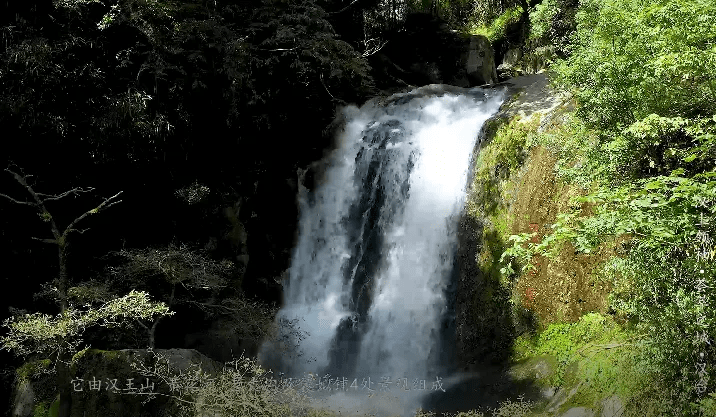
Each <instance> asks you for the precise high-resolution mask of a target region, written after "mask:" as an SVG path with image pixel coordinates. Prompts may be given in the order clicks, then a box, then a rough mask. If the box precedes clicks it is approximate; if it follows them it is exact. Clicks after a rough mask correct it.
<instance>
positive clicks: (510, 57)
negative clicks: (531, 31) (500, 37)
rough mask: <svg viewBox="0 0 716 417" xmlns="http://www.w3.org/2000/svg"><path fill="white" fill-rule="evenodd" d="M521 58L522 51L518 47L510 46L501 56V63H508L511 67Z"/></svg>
mask: <svg viewBox="0 0 716 417" xmlns="http://www.w3.org/2000/svg"><path fill="white" fill-rule="evenodd" d="M521 58H522V51H521V50H520V48H511V49H508V50H507V52H505V56H504V57H503V58H502V63H503V64H505V65H510V66H512V67H515V66H517V65H518V64H519V63H520V59H521Z"/></svg>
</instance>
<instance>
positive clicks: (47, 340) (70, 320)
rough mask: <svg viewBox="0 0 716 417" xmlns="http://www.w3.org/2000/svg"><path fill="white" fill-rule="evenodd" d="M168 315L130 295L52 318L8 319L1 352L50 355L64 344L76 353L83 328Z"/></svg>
mask: <svg viewBox="0 0 716 417" xmlns="http://www.w3.org/2000/svg"><path fill="white" fill-rule="evenodd" d="M172 314H174V313H173V312H170V311H169V309H168V308H167V307H166V306H165V305H164V304H163V303H153V302H151V301H149V298H148V296H147V294H146V293H144V292H136V291H131V292H130V293H129V294H127V295H126V296H124V297H121V298H117V299H115V300H112V301H110V302H108V303H105V304H104V305H102V306H101V307H99V308H96V309H92V308H90V309H87V310H75V309H68V310H67V311H65V312H64V313H62V314H59V315H57V316H55V317H52V316H50V315H48V314H43V313H33V314H26V315H24V316H23V317H11V318H9V319H7V320H5V321H4V322H3V326H5V327H7V328H8V329H9V332H8V334H7V336H4V337H3V338H2V349H4V350H8V351H12V352H15V353H16V354H18V355H22V356H26V355H30V354H32V353H40V354H46V355H47V354H52V353H53V352H55V351H56V350H57V349H58V348H59V347H60V346H64V345H66V344H69V345H70V346H71V348H72V349H76V348H77V346H78V345H79V344H80V343H81V342H82V341H81V339H80V337H81V336H82V334H83V333H84V331H85V329H86V328H87V327H90V326H94V325H99V326H103V327H116V326H120V325H127V323H129V322H131V321H133V320H134V319H136V318H139V319H151V318H152V317H153V316H155V315H159V316H171V315H172Z"/></svg>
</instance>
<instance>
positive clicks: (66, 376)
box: [57, 348, 72, 417]
mask: <svg viewBox="0 0 716 417" xmlns="http://www.w3.org/2000/svg"><path fill="white" fill-rule="evenodd" d="M71 360H72V358H70V355H69V354H68V352H67V350H66V349H64V348H60V352H59V354H58V355H57V389H58V391H59V392H60V407H59V410H58V414H57V416H58V417H70V411H71V409H72V388H71V378H70V377H71V375H70V361H71Z"/></svg>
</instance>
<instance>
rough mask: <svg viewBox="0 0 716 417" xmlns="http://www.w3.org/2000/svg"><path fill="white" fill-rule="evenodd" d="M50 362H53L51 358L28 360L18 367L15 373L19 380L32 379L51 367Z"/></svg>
mask: <svg viewBox="0 0 716 417" xmlns="http://www.w3.org/2000/svg"><path fill="white" fill-rule="evenodd" d="M50 364H51V363H50V360H49V359H42V360H37V361H31V362H27V363H25V364H23V365H22V366H21V367H19V368H17V370H16V371H15V375H16V376H17V378H18V380H19V381H26V380H30V379H32V378H33V377H35V376H36V375H38V374H39V373H40V372H42V371H44V370H47V369H49V368H50Z"/></svg>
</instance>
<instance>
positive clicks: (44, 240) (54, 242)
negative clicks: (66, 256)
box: [31, 237, 57, 244]
mask: <svg viewBox="0 0 716 417" xmlns="http://www.w3.org/2000/svg"><path fill="white" fill-rule="evenodd" d="M31 239H34V240H39V241H40V242H45V243H52V244H57V240H55V239H40V238H39V237H32V238H31Z"/></svg>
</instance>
